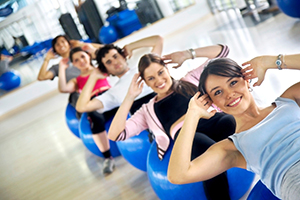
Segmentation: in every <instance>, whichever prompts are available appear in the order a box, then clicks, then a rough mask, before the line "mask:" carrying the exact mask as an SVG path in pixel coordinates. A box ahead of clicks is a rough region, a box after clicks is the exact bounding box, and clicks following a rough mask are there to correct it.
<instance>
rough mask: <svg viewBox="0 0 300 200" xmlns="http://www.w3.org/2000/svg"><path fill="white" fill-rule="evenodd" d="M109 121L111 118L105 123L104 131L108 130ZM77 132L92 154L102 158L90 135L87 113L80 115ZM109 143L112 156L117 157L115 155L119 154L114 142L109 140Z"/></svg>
mask: <svg viewBox="0 0 300 200" xmlns="http://www.w3.org/2000/svg"><path fill="white" fill-rule="evenodd" d="M111 122H112V119H111V120H109V121H107V122H106V123H105V130H106V131H108V129H109V126H110V124H111ZM79 134H80V138H81V140H82V142H83V144H84V145H85V146H86V148H88V150H90V151H91V152H92V153H93V154H95V155H97V156H100V157H102V158H103V157H104V156H103V154H102V153H101V151H100V150H99V148H98V147H97V145H96V144H95V142H94V139H93V136H92V130H91V127H90V122H89V120H88V118H87V113H83V114H82V115H81V119H80V121H79ZM109 145H110V152H111V155H112V157H117V156H120V155H121V153H120V151H119V149H118V147H117V144H116V142H114V141H111V140H109Z"/></svg>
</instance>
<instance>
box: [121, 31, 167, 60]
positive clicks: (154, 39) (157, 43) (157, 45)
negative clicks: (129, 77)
mask: <svg viewBox="0 0 300 200" xmlns="http://www.w3.org/2000/svg"><path fill="white" fill-rule="evenodd" d="M142 47H152V50H151V52H152V53H155V54H157V55H161V53H162V49H163V38H162V37H161V36H159V35H154V36H150V37H146V38H143V39H141V40H138V41H135V42H132V43H130V44H127V45H125V46H124V48H123V49H124V51H125V55H126V56H128V57H129V58H130V57H131V56H132V51H133V50H135V49H139V48H142Z"/></svg>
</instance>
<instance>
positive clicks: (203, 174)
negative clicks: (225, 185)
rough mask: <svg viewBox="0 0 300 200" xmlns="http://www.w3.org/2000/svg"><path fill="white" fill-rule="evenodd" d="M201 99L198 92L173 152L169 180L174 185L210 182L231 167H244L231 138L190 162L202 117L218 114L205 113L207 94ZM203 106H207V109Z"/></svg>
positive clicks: (192, 100)
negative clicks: (195, 136) (209, 180)
mask: <svg viewBox="0 0 300 200" xmlns="http://www.w3.org/2000/svg"><path fill="white" fill-rule="evenodd" d="M198 97H199V92H198V93H197V94H196V95H195V96H194V97H193V98H192V99H191V101H190V104H189V109H188V112H187V114H186V117H185V121H184V124H183V127H182V129H181V131H180V133H179V135H178V138H177V139H176V142H175V145H174V147H173V150H172V154H171V158H170V162H169V167H168V179H169V181H170V182H172V183H174V184H184V183H192V182H197V181H203V180H207V179H210V178H212V177H214V176H216V175H218V174H220V173H222V172H224V171H226V170H227V169H229V168H231V167H241V166H243V164H244V163H243V162H240V164H239V162H238V161H243V159H240V155H239V152H238V151H237V150H236V148H235V147H234V145H233V143H232V142H231V141H229V140H228V139H225V140H223V141H221V142H218V143H216V144H215V145H213V146H211V147H210V148H209V149H208V150H207V151H206V152H205V153H204V154H202V155H201V156H199V157H198V158H196V159H194V160H193V161H190V158H191V151H192V143H193V139H194V135H195V131H196V127H197V124H198V121H199V119H200V118H206V119H208V118H210V117H211V116H213V115H214V113H215V111H212V112H208V111H206V109H207V106H209V105H211V102H209V103H208V104H207V103H206V102H207V101H208V98H207V95H203V96H202V97H200V98H198ZM204 104H207V105H206V106H204Z"/></svg>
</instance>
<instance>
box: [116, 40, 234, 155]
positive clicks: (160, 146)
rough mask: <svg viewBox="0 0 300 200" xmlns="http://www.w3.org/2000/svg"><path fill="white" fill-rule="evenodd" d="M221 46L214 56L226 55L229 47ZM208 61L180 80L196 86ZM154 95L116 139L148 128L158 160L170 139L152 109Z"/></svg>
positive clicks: (179, 125)
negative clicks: (153, 139) (154, 143)
mask: <svg viewBox="0 0 300 200" xmlns="http://www.w3.org/2000/svg"><path fill="white" fill-rule="evenodd" d="M221 46H223V48H222V51H221V52H220V54H219V55H218V56H216V58H221V57H226V56H227V55H228V53H229V48H228V46H226V45H221ZM209 61H210V59H208V60H207V61H206V62H205V63H203V64H202V65H200V66H199V67H197V68H196V69H194V70H192V71H190V72H188V73H187V74H186V75H185V76H184V77H183V78H182V79H181V80H184V81H188V82H190V83H192V84H194V85H196V86H198V84H199V78H200V75H201V73H202V71H203V68H204V67H205V66H206V65H207V63H208V62H209ZM155 99H156V97H154V98H153V99H151V100H150V101H149V102H148V103H147V104H143V105H142V107H141V108H140V109H139V110H138V111H136V112H135V113H134V115H133V116H131V117H130V118H129V119H128V120H127V121H126V125H125V129H124V131H122V132H121V133H120V134H119V136H118V137H117V139H116V141H122V140H126V139H128V138H130V137H133V136H135V135H138V134H140V133H141V132H142V131H143V130H146V129H150V130H151V131H152V132H153V134H154V136H155V141H156V144H157V153H158V157H159V159H160V160H162V159H163V157H164V155H165V153H166V151H167V149H168V147H169V145H170V139H169V137H168V136H167V134H166V132H165V130H164V128H163V126H162V124H161V123H160V121H159V119H158V118H157V116H156V114H155V111H154V103H155V102H156V101H155ZM182 125H183V122H181V123H179V124H177V125H176V126H175V127H174V128H173V129H172V130H171V132H170V135H171V137H172V139H174V135H175V133H176V132H177V131H178V130H179V129H180V128H181V127H182Z"/></svg>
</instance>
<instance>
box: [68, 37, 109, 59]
mask: <svg viewBox="0 0 300 200" xmlns="http://www.w3.org/2000/svg"><path fill="white" fill-rule="evenodd" d="M70 43H71V46H72V48H74V47H81V48H82V49H83V50H85V51H87V52H89V53H90V54H91V56H92V59H95V58H96V55H95V52H96V50H97V49H99V48H102V47H103V46H104V45H103V44H98V43H85V42H81V41H79V40H71V41H70Z"/></svg>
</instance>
